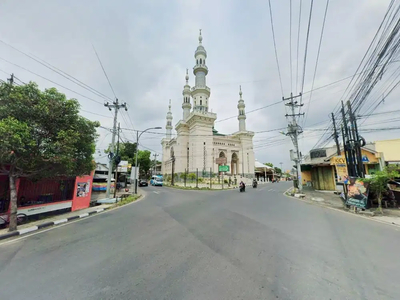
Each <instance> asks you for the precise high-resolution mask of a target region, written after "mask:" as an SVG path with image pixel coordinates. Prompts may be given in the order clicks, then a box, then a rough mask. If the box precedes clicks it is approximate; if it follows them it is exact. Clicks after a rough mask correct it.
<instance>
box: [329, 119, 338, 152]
mask: <svg viewBox="0 0 400 300" xmlns="http://www.w3.org/2000/svg"><path fill="white" fill-rule="evenodd" d="M331 116H332V123H333V131H334V133H333V134H334V135H333V137H334V139H335V143H336V150H337V155H340V146H339V140H338V136H339V135H338V133H337V130H336V122H335V115H334V114H333V113H331Z"/></svg>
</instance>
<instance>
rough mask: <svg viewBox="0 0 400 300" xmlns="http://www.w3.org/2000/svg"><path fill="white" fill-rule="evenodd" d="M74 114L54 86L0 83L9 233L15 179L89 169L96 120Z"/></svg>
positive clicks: (0, 152)
mask: <svg viewBox="0 0 400 300" xmlns="http://www.w3.org/2000/svg"><path fill="white" fill-rule="evenodd" d="M78 113H79V103H78V101H77V100H75V99H67V98H66V97H65V95H64V94H62V93H59V92H58V91H57V89H55V88H50V89H46V90H44V91H41V90H39V88H38V86H37V84H35V83H32V82H30V83H29V84H25V85H22V86H12V85H10V84H7V83H2V84H0V141H1V142H0V169H1V171H2V172H5V173H6V174H8V176H9V183H10V186H9V187H10V204H11V214H10V226H9V230H10V231H14V230H16V229H17V191H16V181H17V179H18V178H19V177H31V178H34V179H35V180H39V179H42V178H49V177H58V176H78V175H84V174H88V173H90V172H91V171H92V170H93V169H94V167H95V166H94V162H93V153H94V151H95V140H96V138H97V134H96V127H98V126H99V123H98V122H92V121H89V120H87V119H85V118H83V117H82V116H80V115H79V114H78Z"/></svg>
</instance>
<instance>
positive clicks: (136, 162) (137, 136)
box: [134, 127, 162, 194]
mask: <svg viewBox="0 0 400 300" xmlns="http://www.w3.org/2000/svg"><path fill="white" fill-rule="evenodd" d="M151 129H162V127H150V128H147V129H145V130H143V131H142V132H141V133H140V134H139V130H138V131H136V157H135V176H134V180H135V181H134V182H135V194H137V175H136V174H137V172H138V169H137V164H138V161H137V158H138V153H139V139H140V137H141V135H142V134H143V133H145V132H146V131H147V130H151Z"/></svg>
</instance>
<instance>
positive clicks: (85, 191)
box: [76, 180, 90, 197]
mask: <svg viewBox="0 0 400 300" xmlns="http://www.w3.org/2000/svg"><path fill="white" fill-rule="evenodd" d="M76 185H77V189H76V197H86V196H88V195H89V192H90V180H88V181H87V182H78V183H77V184H76Z"/></svg>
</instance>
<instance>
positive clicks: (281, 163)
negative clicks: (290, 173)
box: [279, 162, 283, 180]
mask: <svg viewBox="0 0 400 300" xmlns="http://www.w3.org/2000/svg"><path fill="white" fill-rule="evenodd" d="M279 164H280V165H281V180H282V175H283V169H282V165H283V162H280V163H279Z"/></svg>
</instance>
